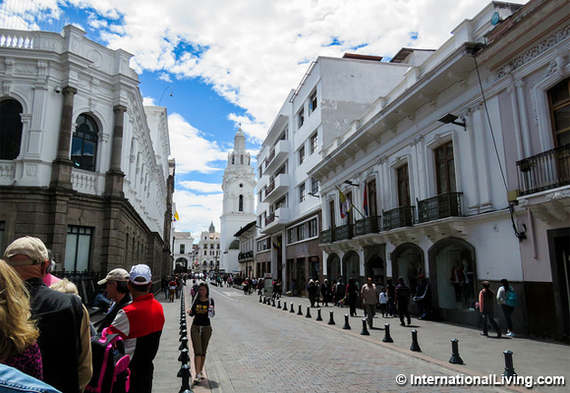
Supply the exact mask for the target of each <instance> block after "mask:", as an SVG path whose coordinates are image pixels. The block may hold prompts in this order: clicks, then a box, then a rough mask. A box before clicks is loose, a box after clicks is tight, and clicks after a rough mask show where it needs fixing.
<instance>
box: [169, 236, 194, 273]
mask: <svg viewBox="0 0 570 393" xmlns="http://www.w3.org/2000/svg"><path fill="white" fill-rule="evenodd" d="M172 243H173V244H174V249H173V251H172V255H173V260H174V266H173V268H172V270H173V271H176V272H178V273H181V272H186V271H187V270H188V269H191V268H192V261H193V260H194V236H192V233H191V232H176V231H174V235H173V237H172Z"/></svg>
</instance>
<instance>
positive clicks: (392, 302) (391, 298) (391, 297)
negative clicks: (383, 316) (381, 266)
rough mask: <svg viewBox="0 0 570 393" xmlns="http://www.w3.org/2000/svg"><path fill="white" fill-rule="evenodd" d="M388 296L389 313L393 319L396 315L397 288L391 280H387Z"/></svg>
mask: <svg viewBox="0 0 570 393" xmlns="http://www.w3.org/2000/svg"><path fill="white" fill-rule="evenodd" d="M386 295H387V296H388V313H389V314H390V316H391V317H393V316H394V315H396V287H395V286H394V284H393V283H392V279H391V278H389V279H388V280H386Z"/></svg>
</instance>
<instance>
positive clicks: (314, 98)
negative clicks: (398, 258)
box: [309, 90, 317, 112]
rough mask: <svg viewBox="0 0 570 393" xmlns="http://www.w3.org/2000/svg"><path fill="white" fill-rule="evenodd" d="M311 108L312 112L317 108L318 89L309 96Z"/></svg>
mask: <svg viewBox="0 0 570 393" xmlns="http://www.w3.org/2000/svg"><path fill="white" fill-rule="evenodd" d="M309 109H310V110H311V112H314V111H315V109H317V91H316V90H315V91H314V92H312V93H311V96H310V97H309Z"/></svg>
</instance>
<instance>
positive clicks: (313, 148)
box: [310, 132, 319, 154]
mask: <svg viewBox="0 0 570 393" xmlns="http://www.w3.org/2000/svg"><path fill="white" fill-rule="evenodd" d="M318 145H319V135H318V134H317V133H316V132H315V133H314V134H313V135H311V143H310V151H311V154H313V153H314V152H316V151H317V147H318Z"/></svg>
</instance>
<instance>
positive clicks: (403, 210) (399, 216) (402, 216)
mask: <svg viewBox="0 0 570 393" xmlns="http://www.w3.org/2000/svg"><path fill="white" fill-rule="evenodd" d="M415 211H416V207H415V206H400V207H397V208H395V209H391V210H388V211H384V212H382V215H383V216H384V224H383V226H382V230H384V231H389V230H390V229H395V228H402V227H411V226H413V225H414V223H415V218H414V217H415V214H416V213H415Z"/></svg>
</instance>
